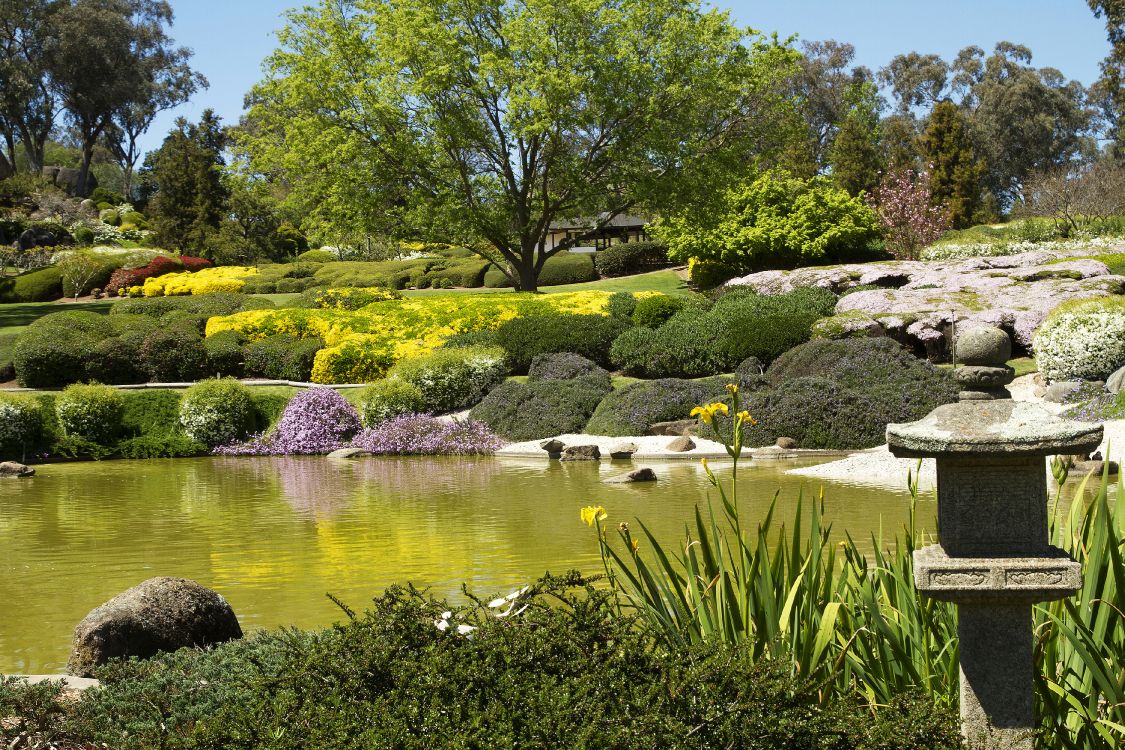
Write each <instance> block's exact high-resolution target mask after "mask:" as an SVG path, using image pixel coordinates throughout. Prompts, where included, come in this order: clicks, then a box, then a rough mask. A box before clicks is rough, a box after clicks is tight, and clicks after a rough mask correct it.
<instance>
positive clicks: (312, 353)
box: [243, 334, 324, 383]
mask: <svg viewBox="0 0 1125 750" xmlns="http://www.w3.org/2000/svg"><path fill="white" fill-rule="evenodd" d="M323 348H324V339H322V338H320V337H317V336H310V337H308V338H297V337H296V336H290V335H288V334H276V335H273V336H266V337H265V338H263V339H259V340H257V341H253V342H251V343H249V344H247V345H246V347H245V349H244V350H243V355H244V358H245V366H246V373H247V374H248V375H251V376H254V377H263V378H270V379H272V380H292V381H296V382H299V383H307V382H309V380H310V379H311V377H312V368H313V360H315V359H316V353H317V352H318V351H320V350H321V349H323Z"/></svg>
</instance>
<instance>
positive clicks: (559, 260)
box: [484, 252, 598, 289]
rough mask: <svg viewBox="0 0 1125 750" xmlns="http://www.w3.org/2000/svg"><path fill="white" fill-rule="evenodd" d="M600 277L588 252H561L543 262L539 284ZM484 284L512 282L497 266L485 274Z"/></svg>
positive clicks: (493, 285) (557, 284)
mask: <svg viewBox="0 0 1125 750" xmlns="http://www.w3.org/2000/svg"><path fill="white" fill-rule="evenodd" d="M596 278H598V274H597V271H595V270H594V259H593V258H592V257H591V256H590V255H589V254H588V253H570V252H561V253H559V254H558V255H552V256H551V257H550V258H548V259H547V262H546V263H544V264H543V270H542V271H540V273H539V286H559V285H560V284H581V283H583V282H586V281H593V280H594V279H596ZM484 285H485V286H486V287H489V288H492V289H499V288H503V287H510V286H511V285H512V282H511V281H510V280H509V279H508V277H507V276H505V275H504V272H503V271H501V270H500V269H499V268H497V267H496V266H493V267H492V268H489V269H488V272H487V273H485V275H484Z"/></svg>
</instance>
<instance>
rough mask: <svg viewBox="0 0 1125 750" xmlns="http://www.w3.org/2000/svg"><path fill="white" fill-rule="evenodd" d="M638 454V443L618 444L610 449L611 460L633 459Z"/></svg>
mask: <svg viewBox="0 0 1125 750" xmlns="http://www.w3.org/2000/svg"><path fill="white" fill-rule="evenodd" d="M636 452H637V444H636V443H618V444H617V445H614V446H611V447H610V449H609V457H610V458H632V457H633V454H634V453H636Z"/></svg>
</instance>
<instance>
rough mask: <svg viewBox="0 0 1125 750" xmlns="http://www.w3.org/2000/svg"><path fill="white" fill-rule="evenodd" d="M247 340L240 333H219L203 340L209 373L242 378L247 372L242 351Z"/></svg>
mask: <svg viewBox="0 0 1125 750" xmlns="http://www.w3.org/2000/svg"><path fill="white" fill-rule="evenodd" d="M244 342H245V338H244V337H243V335H242V334H241V333H239V332H238V331H219V332H218V333H216V334H214V335H213V336H208V337H207V338H205V339H204V340H203V348H204V349H205V350H206V352H207V372H208V374H211V373H214V374H216V375H225V376H227V377H232V378H240V377H242V376H243V374H244V373H245V371H246V361H245V360H246V356H245V354H244V352H243V350H242V347H243V344H244Z"/></svg>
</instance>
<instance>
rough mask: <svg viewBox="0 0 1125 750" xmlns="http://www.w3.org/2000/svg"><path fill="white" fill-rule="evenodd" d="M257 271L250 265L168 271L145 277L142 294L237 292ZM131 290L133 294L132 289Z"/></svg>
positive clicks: (150, 295)
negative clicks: (176, 271) (248, 277)
mask: <svg viewBox="0 0 1125 750" xmlns="http://www.w3.org/2000/svg"><path fill="white" fill-rule="evenodd" d="M257 273H258V269H256V268H251V267H248V266H222V267H219V268H204V269H202V270H199V271H194V272H192V271H183V272H180V273H166V274H164V275H163V276H156V277H153V278H148V279H145V284H144V286H143V287H141V294H143V295H144V296H146V297H173V296H176V295H182V294H211V293H213V292H235V293H237V292H241V291H242V287H244V286H246V281H245V279H246V277H247V276H254V275H256V274H257ZM129 291H130V294H132V290H131V289H130V290H129Z"/></svg>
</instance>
